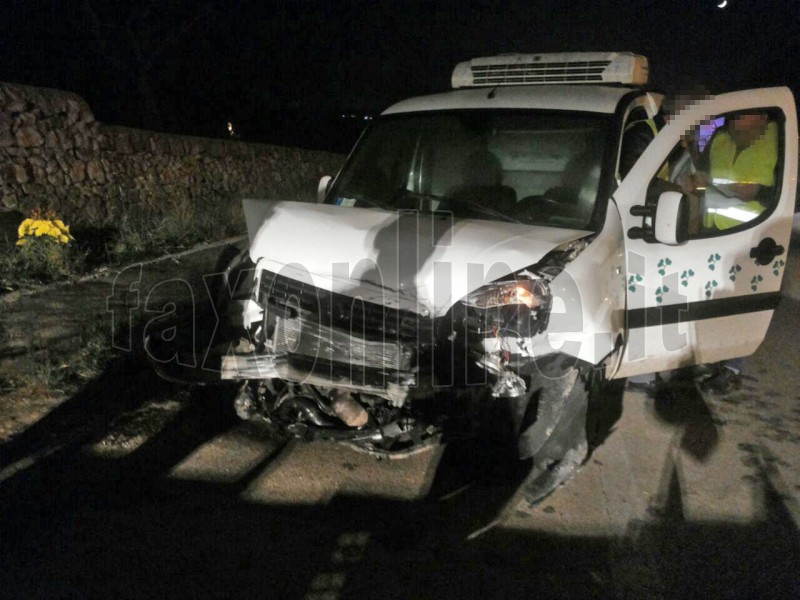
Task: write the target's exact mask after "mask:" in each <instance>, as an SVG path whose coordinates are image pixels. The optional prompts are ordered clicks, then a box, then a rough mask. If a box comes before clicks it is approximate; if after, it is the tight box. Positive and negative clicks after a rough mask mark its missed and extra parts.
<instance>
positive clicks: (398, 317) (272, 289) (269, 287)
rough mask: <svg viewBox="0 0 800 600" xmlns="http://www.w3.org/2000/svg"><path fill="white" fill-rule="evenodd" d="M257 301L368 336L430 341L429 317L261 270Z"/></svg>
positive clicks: (357, 335) (424, 343)
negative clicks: (295, 309)
mask: <svg viewBox="0 0 800 600" xmlns="http://www.w3.org/2000/svg"><path fill="white" fill-rule="evenodd" d="M259 301H260V302H261V303H264V304H265V305H266V306H267V310H269V307H270V306H278V307H282V308H283V307H289V308H290V309H294V308H297V309H299V310H300V311H302V312H304V313H305V314H306V315H313V316H314V318H315V319H316V320H317V321H318V322H319V323H321V324H322V325H326V326H329V327H334V328H336V329H341V330H343V331H348V332H350V333H352V334H353V335H355V336H356V337H363V338H365V339H368V340H376V341H381V340H399V341H401V342H405V343H411V344H414V345H419V346H429V345H430V344H431V343H432V342H433V319H431V318H428V317H423V316H421V315H418V314H417V313H414V312H412V311H408V310H399V309H396V308H391V307H388V306H382V305H380V304H375V303H372V302H364V301H361V300H357V299H354V298H351V297H350V296H346V295H344V294H336V293H333V292H329V291H326V290H322V289H320V288H317V287H315V286H314V285H311V284H308V283H303V282H301V281H297V280H295V279H290V278H288V277H284V276H282V275H277V274H275V273H271V272H269V271H264V272H263V273H262V275H261V287H260V291H259Z"/></svg>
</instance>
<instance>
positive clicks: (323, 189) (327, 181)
mask: <svg viewBox="0 0 800 600" xmlns="http://www.w3.org/2000/svg"><path fill="white" fill-rule="evenodd" d="M332 181H333V177H331V176H330V175H323V177H322V178H321V179H320V180H319V184H318V185H317V202H319V203H320V204H322V203H323V202H325V196H327V195H328V190H329V189H330V187H331V182H332Z"/></svg>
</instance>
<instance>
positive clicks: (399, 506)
mask: <svg viewBox="0 0 800 600" xmlns="http://www.w3.org/2000/svg"><path fill="white" fill-rule="evenodd" d="M123 377H125V376H124V375H123V374H122V373H121V372H109V373H107V374H105V375H104V376H103V378H101V379H100V380H98V381H97V382H95V383H94V384H93V385H92V386H89V387H88V388H87V389H85V390H83V391H82V392H81V394H79V395H78V396H76V397H75V398H73V400H72V401H71V402H70V403H67V404H66V405H64V406H63V407H62V408H61V409H60V411H59V412H57V413H52V414H51V415H49V416H48V417H47V418H46V419H44V420H43V421H42V422H40V423H39V424H38V425H37V426H35V427H34V428H31V430H29V431H28V432H26V434H24V435H23V436H21V437H20V438H17V440H15V441H14V444H13V445H12V447H10V448H3V450H2V452H3V460H4V462H5V463H6V464H7V463H8V462H10V461H12V460H13V457H15V456H20V455H21V454H22V453H23V451H24V449H25V448H28V449H29V448H31V447H34V446H35V447H39V446H41V445H42V444H44V443H45V442H46V440H48V439H49V437H50V436H51V435H52V434H53V432H58V431H62V430H63V431H69V430H70V428H73V427H75V426H76V425H77V426H78V427H81V426H83V429H81V431H83V432H84V434H83V435H82V436H77V437H74V438H72V439H71V440H70V443H69V444H66V445H62V446H61V447H60V449H58V450H57V451H54V452H53V453H52V454H50V455H49V456H48V457H46V458H44V459H42V460H40V461H39V462H38V463H37V464H36V465H34V466H31V467H29V468H27V469H22V470H20V471H19V472H17V473H16V474H15V475H13V476H11V477H10V478H9V479H7V480H6V481H5V482H4V483H3V484H2V486H0V527H1V528H2V547H1V548H0V564H2V565H3V574H2V576H0V579H2V587H3V597H4V598H45V597H48V598H49V597H60V598H78V597H81V598H83V597H98V598H100V597H115V598H128V597H130V598H141V597H190V598H200V597H202V598H205V597H260V598H265V597H267V598H311V599H323V598H326V599H327V598H359V599H365V598H386V599H392V598H397V599H411V598H441V599H449V598H453V599H456V598H458V599H463V598H479V597H480V598H494V597H496V598H526V599H527V598H533V597H562V598H595V597H611V596H615V597H629V598H643V597H648V598H659V597H669V598H690V597H691V598H696V597H728V598H743V597H764V596H769V597H771V598H781V597H785V598H790V597H797V594H798V592H800V569H798V565H799V564H800V563H799V562H798V561H799V560H800V542H799V541H798V540H799V539H800V538H798V532H797V528H796V526H795V524H794V522H793V520H792V517H791V515H790V514H789V513H788V512H787V511H786V509H785V507H784V505H783V502H782V499H781V497H780V495H779V494H778V493H777V492H776V491H775V489H774V487H773V486H772V484H771V479H770V477H769V476H768V474H765V475H764V477H763V478H762V482H761V484H760V486H755V487H754V489H755V490H757V493H760V494H762V495H763V499H764V503H763V504H764V507H765V512H764V515H763V519H762V520H761V521H760V522H757V523H752V524H732V523H714V524H707V523H703V524H693V523H687V522H686V521H685V519H684V518H683V512H682V506H681V497H682V492H681V490H680V486H679V482H678V479H677V478H676V477H673V478H671V479H670V480H669V481H670V483H669V489H668V490H667V492H668V493H667V497H668V502H667V503H666V505H665V507H664V509H663V511H662V512H661V513H660V514H658V515H654V516H653V518H652V519H651V520H647V521H639V522H635V523H632V524H631V526H630V527H629V531H628V533H627V535H625V536H624V537H621V538H610V537H602V536H566V535H558V534H555V533H552V532H551V533H547V532H542V531H536V530H525V529H507V528H503V527H502V526H498V527H495V528H493V529H490V530H488V531H487V532H486V533H484V534H482V535H480V536H477V537H471V536H470V534H471V533H473V532H475V531H476V530H477V529H479V528H480V527H481V525H485V524H486V523H488V522H489V521H491V519H493V518H494V516H495V515H496V514H497V511H498V510H499V509H500V508H501V507H502V505H503V504H504V503H505V502H507V500H508V498H509V497H510V496H511V495H512V494H513V493H514V491H515V489H516V488H515V486H516V484H517V483H518V482H519V477H520V474H519V473H516V472H512V471H510V470H509V468H508V463H507V462H504V460H503V459H502V458H501V457H499V456H498V455H494V454H492V452H491V450H490V449H487V448H486V447H480V446H476V445H475V444H474V443H473V442H470V441H463V442H459V443H455V442H454V443H452V444H450V445H449V446H448V447H447V450H446V452H445V453H444V455H443V456H442V458H441V461H440V463H439V467H438V470H437V474H436V479H435V481H434V482H433V484H432V487H431V491H430V493H429V494H428V496H427V497H426V498H424V499H422V500H418V501H413V502H399V501H392V500H384V499H376V498H365V497H354V496H336V497H334V498H333V500H331V501H330V502H329V503H327V504H325V505H322V506H320V505H315V506H300V505H295V506H291V505H284V506H276V505H264V504H259V503H257V502H255V501H252V500H251V501H245V500H243V499H242V494H241V492H242V491H243V490H244V489H245V488H246V487H247V486H248V485H249V484H250V482H251V481H252V480H253V478H254V477H256V476H257V475H258V474H259V473H261V472H262V471H264V470H265V469H268V468H270V465H272V464H274V463H275V461H276V460H277V459H279V458H280V455H281V448H282V445H281V444H280V443H275V444H274V449H273V451H271V452H269V453H267V455H266V457H265V459H264V460H263V461H262V462H260V463H259V464H258V465H256V466H255V467H254V468H253V469H252V470H251V471H249V472H248V473H247V474H245V475H244V476H242V477H240V478H238V479H236V480H235V481H232V482H231V483H224V484H223V483H213V482H210V481H197V480H195V481H185V480H184V481H181V480H178V479H175V478H171V477H169V476H168V474H169V472H170V470H171V469H172V468H173V467H174V466H175V465H177V464H178V463H179V462H180V461H181V460H183V459H184V458H185V457H187V456H188V455H189V454H191V453H192V452H193V451H195V450H196V449H197V448H199V447H200V446H202V445H203V444H205V443H206V442H208V441H209V440H211V439H213V438H215V437H216V436H219V435H220V434H223V433H225V432H227V431H231V430H232V429H233V428H241V427H245V428H246V430H245V431H244V433H243V435H249V436H254V437H258V436H263V435H264V433H263V432H261V431H259V430H257V429H252V428H250V429H247V428H249V427H251V426H250V425H241V424H237V422H236V420H235V418H234V416H233V415H232V412H231V411H230V409H229V408H228V407H229V406H230V403H229V402H226V401H220V398H219V397H218V394H219V393H220V392H219V390H217V389H215V388H206V389H203V388H197V389H198V390H200V391H196V392H194V394H193V397H192V398H191V399H190V400H191V401H190V402H187V403H186V404H185V405H184V406H182V408H181V410H180V411H179V412H178V413H177V415H176V416H175V417H174V418H173V419H172V420H171V421H170V422H169V423H168V424H167V425H166V426H165V427H164V428H163V429H161V430H160V431H159V432H158V433H157V434H156V435H154V436H153V437H152V438H151V439H150V440H149V441H147V442H145V443H144V444H142V445H141V446H139V447H138V448H137V449H136V450H135V451H134V452H132V453H130V454H128V455H126V456H124V457H122V458H109V457H102V456H98V455H96V454H93V453H90V452H87V451H86V446H87V444H89V443H91V442H92V441H97V440H100V439H102V438H103V436H104V434H105V433H106V432H107V430H108V424H109V423H110V422H111V421H112V420H113V418H114V416H115V415H118V414H120V413H121V412H122V411H124V410H129V409H131V408H132V407H135V406H137V405H140V404H141V403H142V402H145V401H151V400H154V399H158V398H161V397H166V396H167V395H168V394H170V393H174V392H175V387H174V386H170V385H167V384H164V383H161V382H159V381H157V380H155V379H154V378H153V377H152V376H150V375H149V373H147V374H145V373H144V372H139V373H136V372H134V373H133V374H131V375H128V376H127V378H123ZM290 448H291V446H289V447H287V448H286V449H284V450H283V452H287V451H289V449H290ZM7 452H10V454H6V453H7ZM387 468H391V463H387ZM476 473H477V474H479V476H478V477H476ZM308 476H309V477H315V476H318V477H323V476H325V474H323V473H309V474H308ZM459 490H462V491H461V492H459Z"/></svg>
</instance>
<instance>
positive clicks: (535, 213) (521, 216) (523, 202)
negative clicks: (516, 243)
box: [512, 192, 561, 223]
mask: <svg viewBox="0 0 800 600" xmlns="http://www.w3.org/2000/svg"><path fill="white" fill-rule="evenodd" d="M560 207H561V203H560V202H559V201H558V200H554V199H553V198H548V197H547V193H546V192H545V194H543V195H533V196H525V197H524V198H522V199H520V201H519V202H517V203H516V204H515V205H514V208H513V211H512V216H513V217H514V218H515V219H518V220H519V221H521V222H523V223H537V222H539V223H540V222H542V221H547V219H549V218H550V217H551V216H552V215H553V214H554V213H555V212H556V211H557V210H559V208H560Z"/></svg>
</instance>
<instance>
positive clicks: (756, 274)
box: [613, 88, 798, 378]
mask: <svg viewBox="0 0 800 600" xmlns="http://www.w3.org/2000/svg"><path fill="white" fill-rule="evenodd" d="M744 115H748V118H751V119H754V120H759V121H760V123H761V124H762V125H761V126H762V129H759V130H758V134H757V135H756V136H754V137H755V141H753V142H751V144H759V145H760V146H759V150H758V156H756V157H755V158H754V157H753V155H752V153H750V157H749V158H747V160H749V161H751V162H753V163H757V162H758V161H767V162H769V165H768V166H766V167H765V166H764V164H763V163H762V164H761V165H760V166H758V167H754V168H755V169H756V170H758V169H760V172H761V173H762V175H761V176H752V177H751V176H750V175H747V174H745V175H737V174H736V172H737V171H738V172H741V173H748V172H751V171H752V169H751V171H748V170H747V169H746V168H739V167H741V163H740V164H739V165H738V167H737V168H736V169H731V170H730V171H729V172H728V173H727V174H724V173H722V171H721V169H720V168H719V167H716V166H714V165H711V164H710V163H709V161H710V160H717V163H722V160H721V159H715V156H716V157H719V156H722V155H724V152H723V150H725V148H727V151H728V153H729V156H730V157H732V159H733V161H734V164H736V163H735V161H741V160H742V159H743V158H745V157H746V152H747V151H746V150H741V149H740V146H738V145H735V144H734V145H731V144H732V141H731V140H733V139H734V138H733V136H732V135H731V134H730V131H732V130H733V129H735V128H740V126H741V123H742V122H743V119H744ZM753 115H755V117H753ZM797 135H798V134H797V113H796V109H795V103H794V98H793V97H792V94H791V92H790V91H789V90H788V89H787V88H769V89H758V90H747V91H742V92H734V93H729V94H724V95H721V96H717V97H715V98H711V99H707V100H703V101H701V102H698V103H696V104H694V105H692V106H691V107H689V108H687V109H685V110H684V111H682V113H681V114H680V115H679V116H677V117H676V118H675V119H674V120H672V121H671V122H670V123H669V124H668V125H667V126H666V127H665V128H664V129H663V130H662V131H661V132H660V133H659V134H658V135H657V136H656V138H655V140H654V141H653V143H651V144H650V146H649V147H648V148H647V150H646V151H645V153H644V154H643V155H642V156H641V158H640V159H639V161H638V162H637V163H636V165H635V166H634V167H633V168H632V169H631V171H630V173H629V174H628V176H627V177H626V178H625V179H624V181H623V182H622V183H621V184H620V186H619V188H618V189H617V191H616V193H615V194H614V197H613V199H614V202H615V203H616V204H617V207H618V208H619V213H620V215H621V219H622V225H623V230H624V233H625V259H626V266H627V275H626V277H625V284H626V298H627V305H626V308H625V316H626V328H625V331H626V337H627V339H626V340H625V350H624V354H623V357H622V360H621V362H620V366H619V368H618V370H617V371H616V373H614V375H613V376H614V377H616V378H619V377H628V376H631V375H637V374H640V373H650V372H658V371H664V370H668V369H674V368H678V367H682V366H687V365H692V364H701V363H710V362H716V361H720V360H725V359H730V358H735V357H739V356H747V355H749V354H752V353H753V352H755V350H756V349H757V348H758V346H759V345H760V344H761V342H762V340H763V339H764V336H765V335H766V332H767V328H768V326H769V323H770V320H771V319H772V314H773V310H774V309H775V307H776V306H777V304H778V302H779V300H780V287H781V279H782V278H783V273H784V270H785V266H786V253H787V250H788V248H789V236H790V234H791V227H792V216H793V212H794V206H795V192H796V189H797V152H798V141H797ZM724 136H728V137H727V138H725V137H724ZM718 138H719V139H718ZM737 139H741V138H737ZM726 143H727V146H725V145H726ZM716 144H718V145H716ZM712 147H713V148H714V149H715V151H714V152H710V150H711V148H712ZM747 147H748V148H749V146H747ZM665 165H668V171H669V174H668V175H667V176H665V175H664V173H665V171H666V170H667V169H664V166H665ZM765 171H766V175H764V172H765ZM731 172H734V175H731ZM692 175H694V177H692V179H693V180H694V181H695V185H694V187H692V188H691V192H690V193H684V191H686V190H687V188H689V187H690V186H689V185H688V184H686V185H685V186H684V188H683V190H682V189H681V186H680V185H679V184H680V183H681V182H684V183H685V182H687V181H688V180H689V179H688V178H690V177H691V176H692ZM759 177H760V178H759ZM698 181H699V182H700V183H697V182H698ZM705 182H707V184H706V183H705ZM752 184H756V187H755V188H753V187H752ZM743 190H746V192H745V191H743ZM753 190H757V195H756V196H754V197H752V198H748V196H749V195H750V194H751V193H753Z"/></svg>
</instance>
